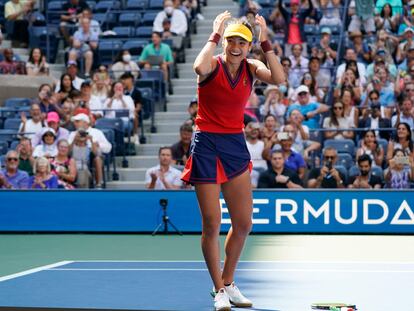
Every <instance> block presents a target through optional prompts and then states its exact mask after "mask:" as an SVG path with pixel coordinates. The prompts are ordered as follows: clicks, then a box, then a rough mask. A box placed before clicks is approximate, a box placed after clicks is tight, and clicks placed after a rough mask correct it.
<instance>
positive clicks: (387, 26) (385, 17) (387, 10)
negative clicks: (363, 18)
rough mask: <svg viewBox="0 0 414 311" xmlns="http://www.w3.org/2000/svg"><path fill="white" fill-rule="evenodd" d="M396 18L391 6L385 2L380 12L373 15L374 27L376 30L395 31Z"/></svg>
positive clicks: (397, 17) (396, 25)
mask: <svg viewBox="0 0 414 311" xmlns="http://www.w3.org/2000/svg"><path fill="white" fill-rule="evenodd" d="M398 19H399V16H398V15H394V14H393V10H392V6H391V5H390V4H389V3H385V4H384V6H383V7H382V9H381V13H380V14H377V15H376V16H375V27H376V28H377V30H382V29H383V30H385V31H387V32H389V33H396V32H397V28H398V24H399V21H398ZM409 28H410V27H408V29H409Z"/></svg>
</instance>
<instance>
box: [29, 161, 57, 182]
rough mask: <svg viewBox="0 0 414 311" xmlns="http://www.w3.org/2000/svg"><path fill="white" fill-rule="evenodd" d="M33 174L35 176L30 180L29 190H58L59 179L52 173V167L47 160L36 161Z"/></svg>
mask: <svg viewBox="0 0 414 311" xmlns="http://www.w3.org/2000/svg"><path fill="white" fill-rule="evenodd" d="M33 173H34V175H33V176H32V177H30V180H29V188H31V189H42V190H45V189H57V188H58V178H57V177H56V175H53V174H52V173H51V166H50V163H49V160H48V159H47V158H45V157H40V158H37V159H36V161H35V164H34V167H33Z"/></svg>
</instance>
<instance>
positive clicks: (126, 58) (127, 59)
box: [111, 50, 140, 80]
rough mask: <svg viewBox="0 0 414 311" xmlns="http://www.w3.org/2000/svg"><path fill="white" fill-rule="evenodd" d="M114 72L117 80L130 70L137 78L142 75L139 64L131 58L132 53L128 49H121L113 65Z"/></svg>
mask: <svg viewBox="0 0 414 311" xmlns="http://www.w3.org/2000/svg"><path fill="white" fill-rule="evenodd" d="M111 69H112V72H113V74H114V77H115V79H116V80H119V78H120V77H121V76H122V75H123V74H124V73H126V72H130V73H131V74H132V75H133V76H134V78H135V79H138V78H139V76H140V72H139V71H140V69H139V67H138V64H137V63H136V62H134V61H133V60H131V53H130V52H129V51H128V50H121V51H120V52H119V54H118V56H117V58H116V59H115V63H114V64H113V65H112V68H111Z"/></svg>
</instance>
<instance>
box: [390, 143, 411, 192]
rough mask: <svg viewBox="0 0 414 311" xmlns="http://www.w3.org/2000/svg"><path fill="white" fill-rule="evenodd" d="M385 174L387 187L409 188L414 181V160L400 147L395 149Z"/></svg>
mask: <svg viewBox="0 0 414 311" xmlns="http://www.w3.org/2000/svg"><path fill="white" fill-rule="evenodd" d="M392 155H393V157H392V159H390V160H389V167H388V170H387V172H386V174H385V181H386V183H387V188H391V189H410V188H411V183H412V182H413V181H414V161H413V158H412V157H409V156H407V155H406V154H405V153H404V150H402V149H395V150H394V152H393V154H392Z"/></svg>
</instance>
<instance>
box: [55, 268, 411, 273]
mask: <svg viewBox="0 0 414 311" xmlns="http://www.w3.org/2000/svg"><path fill="white" fill-rule="evenodd" d="M48 271H208V270H207V269H192V268H189V269H186V268H183V269H180V268H148V269H146V268H133V269H122V268H121V269H82V268H67V269H65V268H54V269H49V270H48ZM237 271H249V272H312V273H314V272H329V273H331V272H354V273H414V270H350V269H237Z"/></svg>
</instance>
